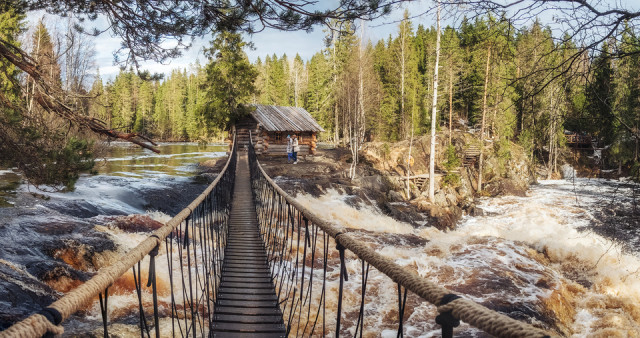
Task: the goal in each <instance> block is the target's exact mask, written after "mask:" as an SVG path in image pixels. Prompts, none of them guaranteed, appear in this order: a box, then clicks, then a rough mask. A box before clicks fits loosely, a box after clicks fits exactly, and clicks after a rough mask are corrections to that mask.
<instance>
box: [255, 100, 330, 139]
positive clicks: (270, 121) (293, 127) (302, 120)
mask: <svg viewBox="0 0 640 338" xmlns="http://www.w3.org/2000/svg"><path fill="white" fill-rule="evenodd" d="M253 106H254V107H256V109H255V110H254V111H253V112H251V116H253V118H254V119H255V120H256V121H257V122H258V123H259V124H260V126H261V127H262V128H264V129H265V130H267V131H314V132H320V131H324V129H322V127H320V125H319V124H318V122H316V120H315V119H314V118H313V117H312V116H311V114H309V112H308V111H306V110H305V109H304V108H300V107H283V106H268V105H263V104H254V105H253Z"/></svg>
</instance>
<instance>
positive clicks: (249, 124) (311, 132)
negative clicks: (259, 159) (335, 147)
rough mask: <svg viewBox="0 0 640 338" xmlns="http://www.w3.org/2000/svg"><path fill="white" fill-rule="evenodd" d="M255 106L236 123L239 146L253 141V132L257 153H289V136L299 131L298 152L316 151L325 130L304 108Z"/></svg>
mask: <svg viewBox="0 0 640 338" xmlns="http://www.w3.org/2000/svg"><path fill="white" fill-rule="evenodd" d="M252 106H253V107H255V109H254V110H253V111H252V112H251V114H250V116H247V117H245V118H242V119H241V120H239V121H238V122H237V123H236V124H235V126H234V129H235V131H236V133H237V142H238V146H239V147H240V148H239V149H242V148H243V147H244V146H246V145H247V144H248V143H249V134H251V136H252V139H253V144H254V145H255V149H256V153H258V154H266V155H287V135H291V136H293V134H296V135H297V136H298V143H299V145H300V151H299V152H298V155H302V156H304V155H315V154H316V149H317V134H318V133H319V132H323V131H324V129H322V127H321V126H320V125H319V124H318V122H316V120H315V119H314V118H313V117H312V116H311V114H309V112H308V111H306V110H305V109H304V108H300V107H283V106H270V105H262V104H254V105H252ZM232 131H233V130H232ZM249 132H251V133H249Z"/></svg>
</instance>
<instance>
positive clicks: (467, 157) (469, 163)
mask: <svg viewBox="0 0 640 338" xmlns="http://www.w3.org/2000/svg"><path fill="white" fill-rule="evenodd" d="M479 157H480V146H479V145H477V144H470V145H469V147H468V148H467V150H465V152H464V156H463V157H462V166H463V167H474V166H475V165H476V162H477V161H478V158H479Z"/></svg>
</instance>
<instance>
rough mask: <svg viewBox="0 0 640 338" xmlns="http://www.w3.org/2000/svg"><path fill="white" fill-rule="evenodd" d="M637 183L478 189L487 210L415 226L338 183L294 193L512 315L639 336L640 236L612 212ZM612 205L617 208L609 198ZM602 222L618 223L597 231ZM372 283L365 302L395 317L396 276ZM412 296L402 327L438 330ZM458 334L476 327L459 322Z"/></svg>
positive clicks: (400, 259)
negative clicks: (448, 227) (510, 191)
mask: <svg viewBox="0 0 640 338" xmlns="http://www.w3.org/2000/svg"><path fill="white" fill-rule="evenodd" d="M635 189H637V186H634V185H631V184H626V183H618V182H612V181H605V180H588V179H575V180H573V181H565V180H557V181H542V182H540V184H538V185H536V186H533V187H532V188H531V189H530V191H529V192H528V194H527V196H526V197H514V196H506V197H499V198H486V199H482V200H481V201H480V203H479V205H478V206H479V207H480V208H482V209H483V210H484V212H485V215H484V216H478V217H471V216H465V217H464V218H463V219H462V221H461V222H460V223H459V226H458V227H457V229H456V230H454V231H449V232H442V231H439V230H436V229H434V228H431V227H428V226H425V227H421V228H417V229H415V228H413V227H412V226H410V225H408V224H404V223H401V222H398V221H396V220H393V219H391V218H389V217H387V216H385V215H382V214H381V213H380V212H379V211H378V210H377V209H376V208H375V207H373V206H367V205H360V206H359V209H355V208H353V207H350V206H349V205H347V204H346V203H345V202H344V200H345V198H347V196H345V195H341V194H339V193H338V192H336V191H334V190H330V191H328V192H327V194H325V195H323V196H321V197H320V198H314V197H312V196H310V195H298V199H299V200H300V201H301V202H303V204H304V205H305V206H307V207H308V208H310V209H311V210H313V211H315V212H317V213H319V214H321V215H323V216H325V217H330V218H332V219H333V220H334V221H336V222H337V223H340V224H342V225H344V226H346V227H348V228H351V229H354V234H356V235H358V236H362V238H363V240H366V241H369V242H370V243H372V244H371V246H372V247H373V248H375V249H376V250H377V251H378V252H380V253H381V254H384V255H386V256H387V257H390V258H392V259H393V260H395V262H396V263H398V264H399V265H401V266H404V267H406V268H407V269H411V270H413V271H416V272H417V273H418V274H420V275H421V276H424V277H425V278H428V279H429V280H431V281H433V282H435V283H437V284H440V285H442V286H444V287H446V288H448V289H450V290H452V291H454V292H457V293H460V294H463V295H465V296H466V297H468V298H470V299H472V300H474V301H476V302H479V303H482V304H483V305H485V306H487V307H489V308H492V309H495V310H498V311H501V312H503V313H506V314H508V315H510V316H511V317H514V318H517V319H519V320H523V321H527V322H529V323H533V324H535V325H537V326H539V327H542V328H546V329H550V330H553V331H555V332H556V333H557V334H560V335H563V336H575V337H585V336H592V337H611V336H618V337H634V336H635V337H637V336H640V254H639V252H640V247H638V246H637V245H636V244H637V243H638V237H639V236H638V233H637V232H634V229H635V228H634V227H628V226H627V227H621V226H618V225H617V223H614V224H613V225H612V224H610V223H611V222H617V221H619V220H620V219H619V218H615V217H614V218H609V216H611V215H610V213H612V212H614V213H616V212H617V213H621V212H620V211H621V210H626V209H629V208H633V201H634V199H633V196H634V190H635ZM612 205H613V206H615V208H614V209H611V208H607V207H611V206H612ZM612 210H613V211H612ZM621 214H622V213H621ZM606 226H609V227H613V228H614V229H617V230H615V231H614V232H616V233H615V234H614V233H612V232H611V231H609V232H604V234H605V235H599V234H598V233H603V232H598V230H599V229H600V228H601V227H606ZM622 228H624V229H627V230H624V229H622ZM625 231H626V232H625ZM606 234H612V235H611V236H607V235H606ZM611 238H618V241H613V240H612V239H611ZM353 263H354V264H351V265H350V266H349V273H350V277H351V275H352V274H353V275H355V276H356V277H355V278H354V279H356V280H358V279H359V277H357V276H358V275H359V274H360V265H359V263H356V262H353ZM374 276H376V277H375V279H376V280H378V279H381V280H382V279H384V278H383V277H382V276H379V275H376V274H374ZM371 278H372V277H371V276H370V279H371ZM372 285H374V286H373V288H376V289H379V290H384V292H380V291H375V290H373V291H372V292H377V295H376V296H375V297H374V299H375V300H374V301H372V302H368V305H367V306H368V307H370V308H371V309H372V310H374V311H375V312H379V313H380V314H379V315H376V316H379V317H378V318H382V319H384V318H393V309H395V308H397V296H396V295H395V294H394V293H395V292H397V291H395V290H396V289H395V285H394V284H393V283H392V282H390V281H380V282H379V284H378V282H372ZM409 303H410V305H409V306H408V308H407V312H406V316H407V318H408V319H407V322H406V324H405V325H407V328H406V331H405V333H406V334H407V335H409V336H431V335H439V332H438V328H439V326H436V325H435V323H434V317H435V315H436V312H435V308H434V307H433V306H430V305H427V304H420V303H419V302H418V301H417V300H416V301H414V303H413V304H412V301H411V300H410V301H409ZM368 313H369V312H368ZM396 316H397V315H396ZM393 328H394V326H393V325H384V324H380V325H378V326H377V328H376V329H377V330H378V331H377V332H378V335H379V334H380V333H381V335H382V336H386V335H387V334H389V335H394V336H395V333H392V331H391V330H392V329H393ZM385 330H386V331H385ZM374 332H375V330H373V331H370V333H374ZM456 334H463V335H472V336H475V335H476V334H478V332H477V331H475V329H473V328H469V327H465V326H464V324H463V326H461V327H460V328H457V329H456ZM374 335H376V334H375V333H374Z"/></svg>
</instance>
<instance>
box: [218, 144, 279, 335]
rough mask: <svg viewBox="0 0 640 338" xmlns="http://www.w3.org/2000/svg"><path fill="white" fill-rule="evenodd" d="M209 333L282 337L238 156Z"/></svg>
mask: <svg viewBox="0 0 640 338" xmlns="http://www.w3.org/2000/svg"><path fill="white" fill-rule="evenodd" d="M210 332H211V334H210V336H211V337H252V338H253V337H284V336H286V330H285V326H284V321H283V319H282V313H281V311H280V308H279V307H278V298H277V296H276V292H275V287H274V285H273V282H272V280H271V274H270V268H269V263H268V261H267V253H266V251H265V248H264V243H263V242H262V239H261V237H260V233H259V228H258V219H257V215H256V209H255V206H254V203H253V197H252V195H251V184H250V177H249V164H248V160H247V155H246V154H242V153H241V154H239V156H238V165H237V169H236V182H235V186H234V192H233V205H232V207H231V215H230V218H229V236H228V238H227V246H226V248H225V260H224V262H223V265H222V275H221V284H220V288H219V289H218V295H217V297H216V304H215V315H214V319H213V326H212V328H211V331H210Z"/></svg>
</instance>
